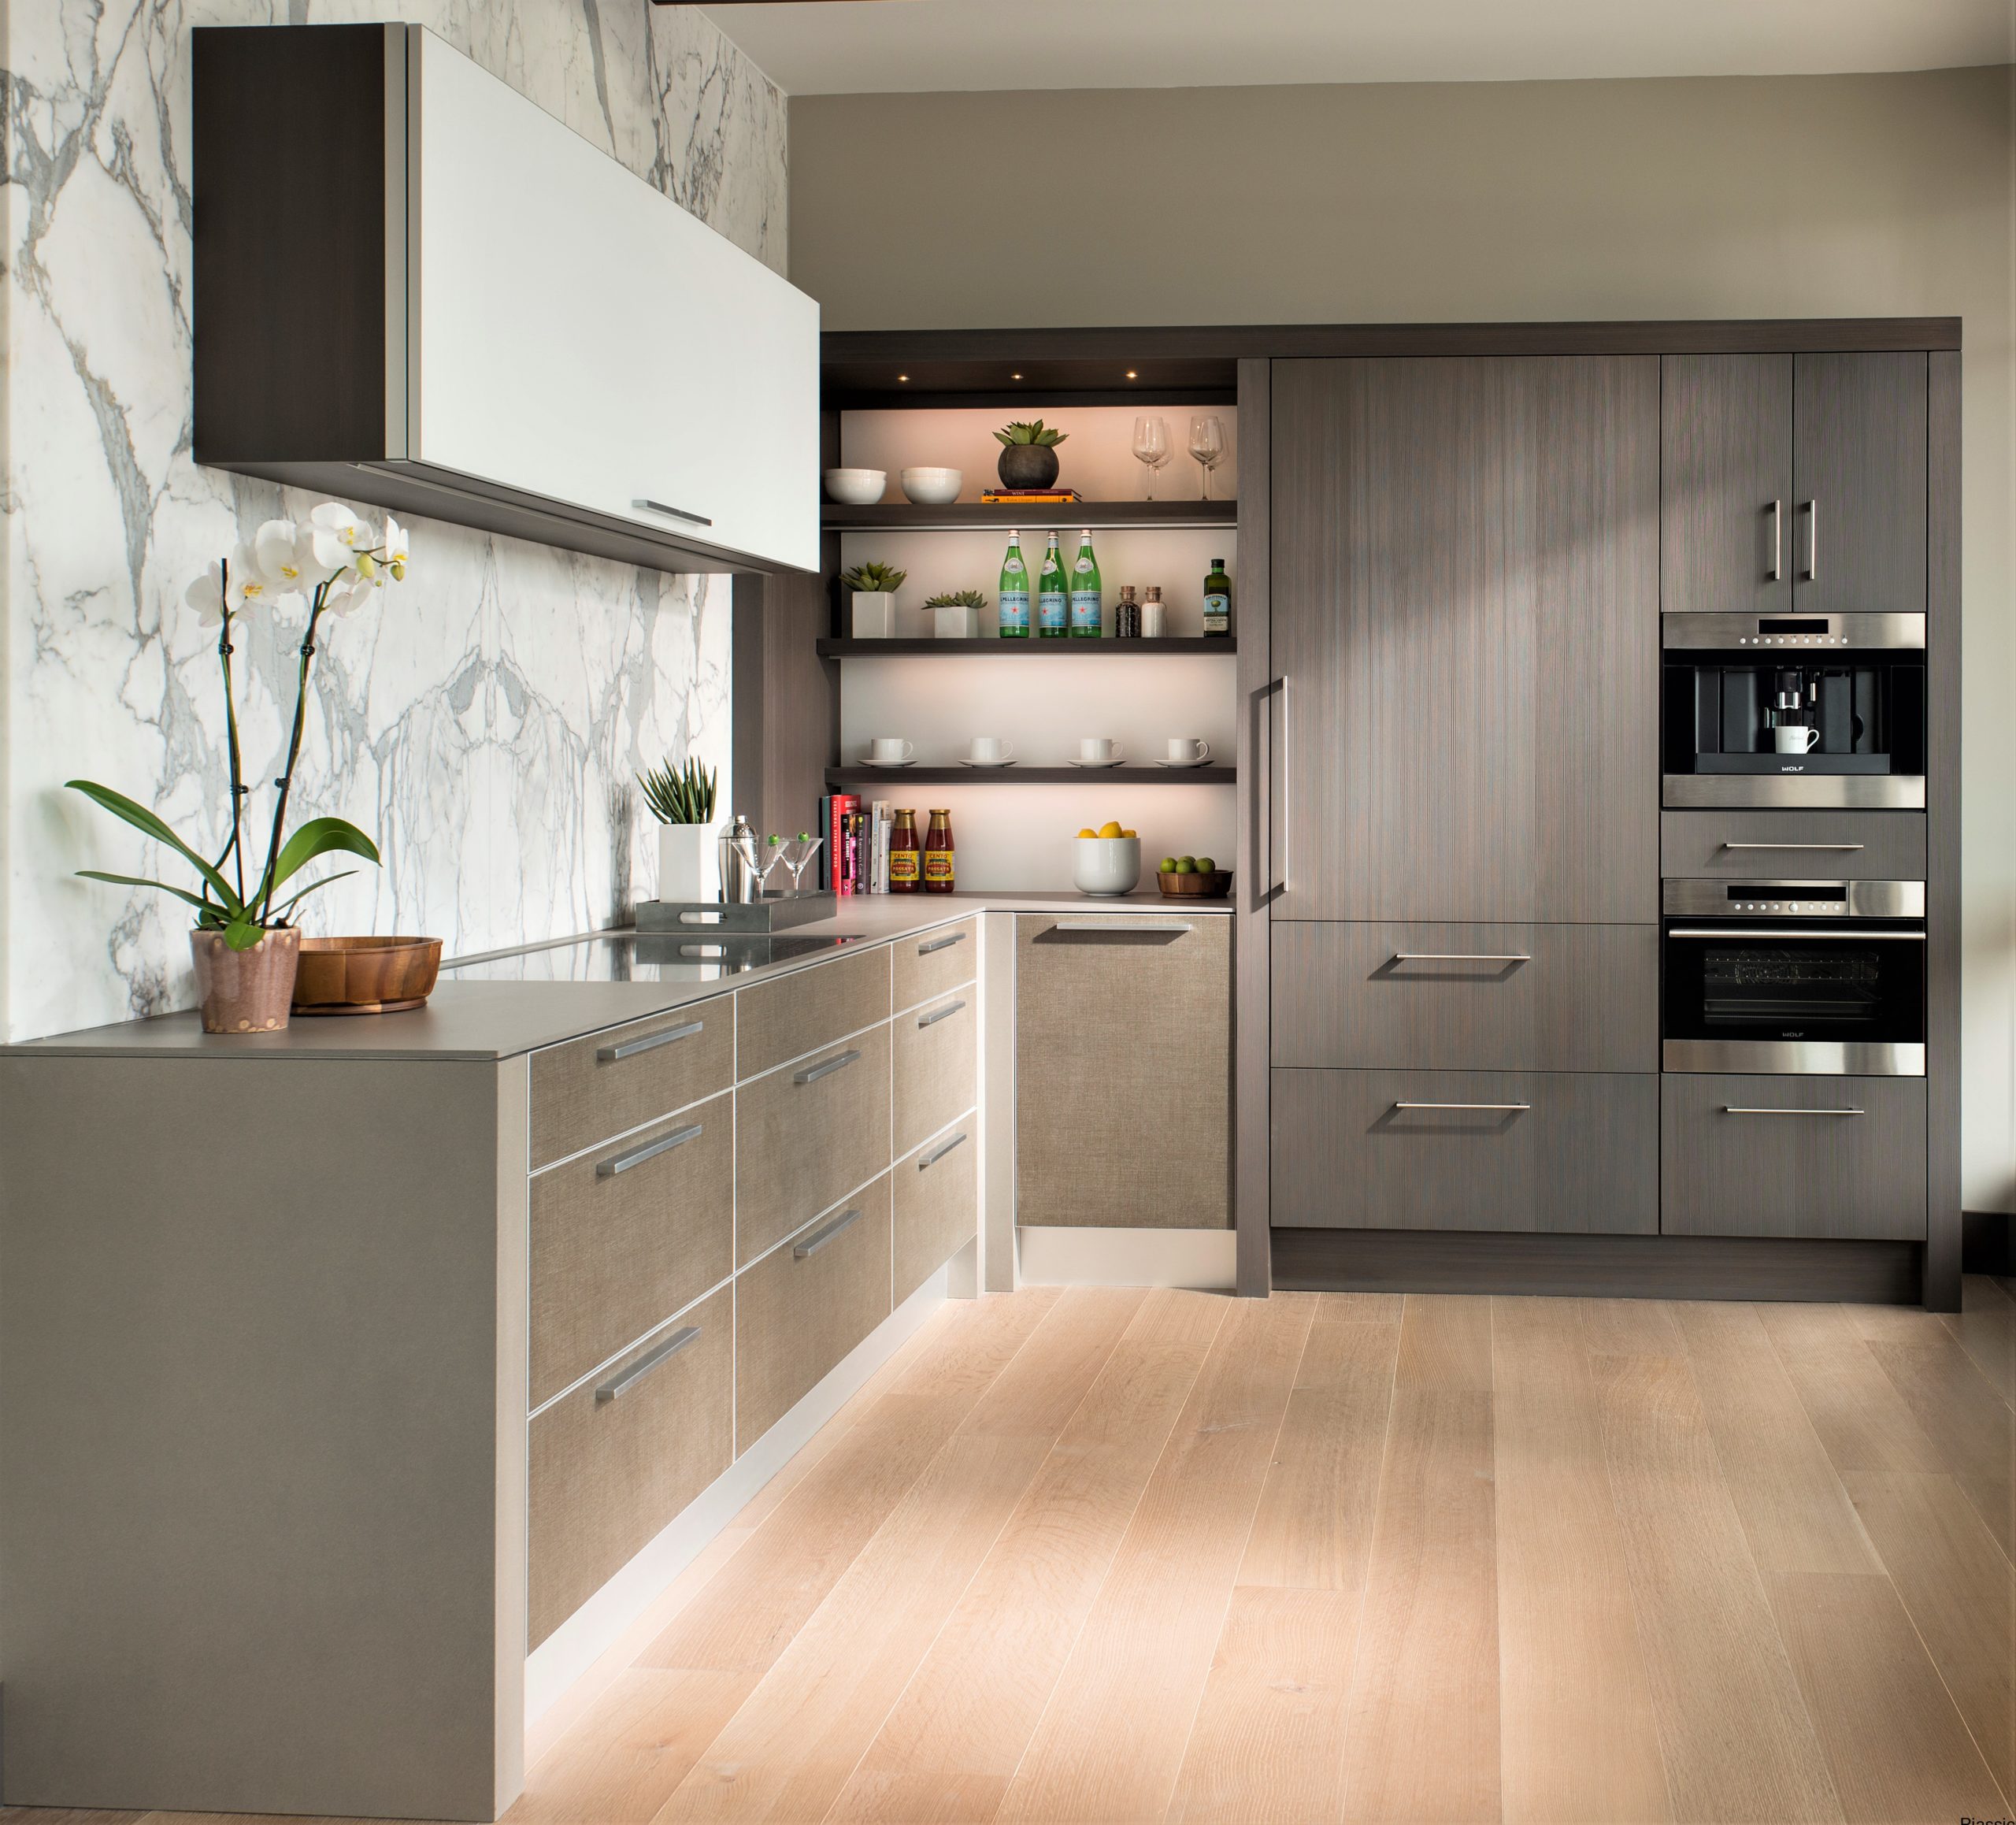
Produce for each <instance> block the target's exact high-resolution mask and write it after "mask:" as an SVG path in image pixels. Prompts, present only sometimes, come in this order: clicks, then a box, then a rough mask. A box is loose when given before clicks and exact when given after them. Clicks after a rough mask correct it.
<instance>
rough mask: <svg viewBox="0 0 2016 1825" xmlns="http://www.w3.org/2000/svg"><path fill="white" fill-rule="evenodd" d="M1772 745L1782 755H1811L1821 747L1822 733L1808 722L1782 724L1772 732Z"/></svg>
mask: <svg viewBox="0 0 2016 1825" xmlns="http://www.w3.org/2000/svg"><path fill="white" fill-rule="evenodd" d="M1771 745H1772V746H1773V747H1775V748H1776V749H1777V751H1778V752H1779V753H1781V754H1810V753H1812V751H1814V749H1815V748H1816V747H1818V746H1819V745H1820V731H1819V730H1818V729H1816V728H1814V726H1813V725H1812V724H1810V723H1807V722H1781V723H1780V724H1779V725H1778V726H1777V728H1776V729H1773V730H1772V731H1771Z"/></svg>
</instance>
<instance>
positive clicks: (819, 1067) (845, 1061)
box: [791, 1049, 861, 1084]
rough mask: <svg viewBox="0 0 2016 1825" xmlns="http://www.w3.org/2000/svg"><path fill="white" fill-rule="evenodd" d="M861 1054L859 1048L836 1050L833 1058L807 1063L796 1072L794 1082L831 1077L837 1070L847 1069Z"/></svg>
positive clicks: (800, 1082) (813, 1080)
mask: <svg viewBox="0 0 2016 1825" xmlns="http://www.w3.org/2000/svg"><path fill="white" fill-rule="evenodd" d="M860 1056H861V1053H860V1052H859V1051H858V1049H857V1050H852V1051H848V1052H836V1053H834V1055H832V1057H831V1058H829V1059H821V1060H820V1061H819V1062H818V1063H817V1064H816V1065H807V1066H806V1067H805V1069H804V1070H802V1071H799V1072H796V1073H795V1074H793V1075H792V1078H791V1081H792V1082H793V1083H794V1084H816V1083H817V1082H818V1081H819V1080H820V1079H821V1078H830V1077H831V1076H832V1074H834V1072H836V1071H843V1070H846V1069H847V1066H849V1065H850V1064H852V1063H854V1061H855V1060H856V1059H858V1058H859V1057H860Z"/></svg>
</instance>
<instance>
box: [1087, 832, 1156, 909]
mask: <svg viewBox="0 0 2016 1825" xmlns="http://www.w3.org/2000/svg"><path fill="white" fill-rule="evenodd" d="M1071 848H1072V859H1071V882H1072V885H1073V886H1074V887H1076V888H1077V890H1078V891H1079V892H1080V893H1088V894H1091V896H1093V897H1094V898H1095V899H1099V900H1117V898H1118V897H1119V896H1121V894H1123V893H1132V892H1133V891H1134V889H1135V888H1136V887H1137V886H1138V885H1140V880H1141V839H1140V837H1138V836H1074V837H1073V838H1072V840H1071Z"/></svg>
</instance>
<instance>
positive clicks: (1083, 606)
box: [1071, 529, 1106, 640]
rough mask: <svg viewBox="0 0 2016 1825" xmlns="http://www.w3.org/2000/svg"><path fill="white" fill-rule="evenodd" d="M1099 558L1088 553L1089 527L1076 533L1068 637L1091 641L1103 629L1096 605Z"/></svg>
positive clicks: (1090, 548) (1104, 630) (1100, 610)
mask: <svg viewBox="0 0 2016 1825" xmlns="http://www.w3.org/2000/svg"><path fill="white" fill-rule="evenodd" d="M1099 597H1100V591H1099V559H1098V558H1095V557H1094V556H1093V555H1092V535H1091V532H1090V530H1089V529H1088V530H1087V531H1085V532H1080V534H1079V535H1078V557H1077V562H1075V563H1074V564H1073V565H1072V566H1071V637H1072V639H1073V640H1097V639H1098V638H1099V636H1100V635H1102V633H1104V632H1106V629H1105V626H1104V625H1103V624H1104V619H1105V617H1104V614H1103V612H1102V608H1101V606H1100V600H1099Z"/></svg>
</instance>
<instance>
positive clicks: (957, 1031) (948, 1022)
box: [891, 989, 980, 1156]
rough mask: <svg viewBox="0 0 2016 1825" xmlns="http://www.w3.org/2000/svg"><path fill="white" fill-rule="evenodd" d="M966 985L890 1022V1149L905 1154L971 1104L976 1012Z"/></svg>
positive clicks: (977, 1025)
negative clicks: (892, 1080) (892, 1089)
mask: <svg viewBox="0 0 2016 1825" xmlns="http://www.w3.org/2000/svg"><path fill="white" fill-rule="evenodd" d="M974 1008H975V1000H974V996H973V991H972V990H971V989H966V990H964V991H962V992H960V993H958V994H957V995H951V996H947V997H946V998H945V1000H943V1001H928V1002H926V1003H925V1004H924V1006H923V1007H913V1008H912V1009H911V1010H910V1011H909V1012H908V1013H907V1014H900V1015H897V1017H896V1018H895V1020H894V1021H893V1022H891V1044H893V1045H894V1047H895V1058H896V1064H895V1119H896V1146H895V1151H896V1152H897V1154H898V1155H899V1156H900V1155H903V1154H906V1153H907V1152H910V1149H911V1148H913V1147H915V1146H916V1145H917V1144H918V1143H919V1142H920V1141H922V1140H924V1139H925V1137H926V1136H927V1135H932V1134H936V1133H937V1132H938V1130H939V1129H941V1128H943V1126H945V1124H946V1123H947V1122H950V1121H951V1119H952V1118H953V1117H954V1116H955V1115H963V1114H964V1113H965V1111H967V1110H968V1109H970V1108H971V1107H973V1084H974V1079H975V1077H976V1074H977V1072H978V1070H979V1060H980V1054H979V1050H978V1039H979V1033H980V1018H979V1015H977V1014H976V1012H975V1011H974Z"/></svg>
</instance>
